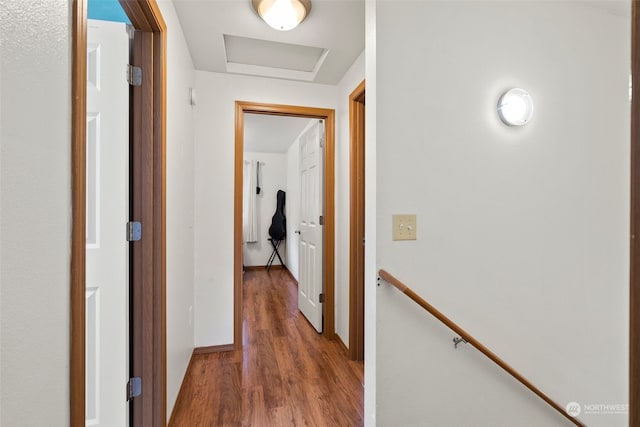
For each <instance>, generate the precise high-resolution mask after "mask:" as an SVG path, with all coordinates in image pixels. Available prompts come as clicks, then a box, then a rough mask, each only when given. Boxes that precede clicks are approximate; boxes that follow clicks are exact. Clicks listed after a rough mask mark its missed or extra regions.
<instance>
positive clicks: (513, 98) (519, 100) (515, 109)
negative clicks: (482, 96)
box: [498, 88, 533, 126]
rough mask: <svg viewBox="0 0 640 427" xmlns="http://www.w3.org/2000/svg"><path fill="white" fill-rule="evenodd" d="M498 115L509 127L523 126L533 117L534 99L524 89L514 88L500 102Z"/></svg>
mask: <svg viewBox="0 0 640 427" xmlns="http://www.w3.org/2000/svg"><path fill="white" fill-rule="evenodd" d="M498 115H499V116H500V119H501V120H502V121H503V122H504V123H505V124H507V125H509V126H522V125H526V124H527V123H529V120H531V116H533V99H531V95H529V92H527V91H526V90H524V89H520V88H513V89H510V90H508V91H506V92H505V93H504V94H503V95H502V96H501V97H500V99H499V100H498Z"/></svg>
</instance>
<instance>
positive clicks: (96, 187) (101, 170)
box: [86, 20, 129, 427]
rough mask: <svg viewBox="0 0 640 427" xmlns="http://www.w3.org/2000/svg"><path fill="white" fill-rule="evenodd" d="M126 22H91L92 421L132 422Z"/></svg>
mask: <svg viewBox="0 0 640 427" xmlns="http://www.w3.org/2000/svg"><path fill="white" fill-rule="evenodd" d="M128 56H129V38H128V35H127V30H126V26H125V24H122V23H114V22H105V21H94V20H89V22H88V30H87V147H86V148H87V165H86V166H87V177H86V179H87V201H86V208H87V230H86V233H87V240H86V256H87V257H86V260H87V261H86V263H87V264H86V298H87V299H86V340H87V341H86V425H88V426H89V425H91V426H100V427H121V426H126V425H128V417H129V416H128V404H127V401H126V395H125V385H126V381H127V379H128V376H129V375H128V374H129V362H128V361H129V342H128V340H129V321H128V318H129V300H128V295H129V274H128V268H129V260H128V256H129V254H128V244H127V242H126V233H125V230H126V229H125V227H126V222H127V218H128V215H129V212H128V211H129V202H128V199H129V87H128V84H127V81H126V64H127V62H128Z"/></svg>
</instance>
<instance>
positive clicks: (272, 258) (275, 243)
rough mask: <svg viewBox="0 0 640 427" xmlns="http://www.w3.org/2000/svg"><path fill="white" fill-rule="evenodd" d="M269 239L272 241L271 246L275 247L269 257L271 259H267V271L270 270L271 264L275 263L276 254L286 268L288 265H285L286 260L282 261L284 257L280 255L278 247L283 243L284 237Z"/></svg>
mask: <svg viewBox="0 0 640 427" xmlns="http://www.w3.org/2000/svg"><path fill="white" fill-rule="evenodd" d="M268 240H269V242H271V246H272V247H273V251H272V252H271V256H270V257H269V261H267V271H269V270H270V269H271V266H272V265H273V261H275V259H276V256H277V257H278V259H279V260H280V264H282V268H284V269H285V270H286V269H287V266H286V265H284V261H282V258H281V257H280V252H278V248H279V247H280V243H282V241H283V240H284V239H271V238H270V239H268Z"/></svg>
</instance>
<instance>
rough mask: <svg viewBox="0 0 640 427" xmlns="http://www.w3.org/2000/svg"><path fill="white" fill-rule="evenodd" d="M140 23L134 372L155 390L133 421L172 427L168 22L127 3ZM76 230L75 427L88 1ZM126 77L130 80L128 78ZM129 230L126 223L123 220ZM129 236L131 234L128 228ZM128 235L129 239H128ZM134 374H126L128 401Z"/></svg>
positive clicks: (78, 20) (77, 96)
mask: <svg viewBox="0 0 640 427" xmlns="http://www.w3.org/2000/svg"><path fill="white" fill-rule="evenodd" d="M119 1H120V4H121V5H122V8H123V9H124V11H125V13H126V15H127V16H128V17H129V19H130V20H131V23H132V25H133V28H134V29H135V31H134V34H133V43H132V58H131V60H132V61H133V65H136V66H139V67H140V68H141V70H142V73H143V75H144V76H146V77H145V78H143V80H142V84H141V85H140V86H133V87H132V89H131V104H130V106H131V107H130V108H131V111H132V116H131V120H130V123H131V124H130V129H129V134H130V147H131V151H130V167H131V170H132V174H131V176H130V180H131V185H130V195H131V201H130V220H131V219H135V220H136V221H139V222H141V223H142V224H143V227H144V230H145V231H144V233H145V238H144V239H143V240H141V241H136V242H134V243H132V244H131V246H130V249H129V250H130V256H131V258H130V259H131V266H132V267H131V270H130V278H131V289H130V306H131V309H130V325H131V326H130V328H131V332H130V341H131V345H130V350H131V360H130V372H129V374H130V376H131V377H138V378H140V380H141V382H142V384H143V387H144V388H145V390H147V392H146V393H143V394H142V395H141V396H140V397H136V398H134V399H133V400H132V403H131V404H130V415H131V417H130V425H131V426H136V427H137V426H142V425H165V424H166V392H165V377H166V375H165V369H166V367H165V360H166V355H165V352H166V350H165V335H166V334H165V323H166V322H165V318H166V316H165V309H164V307H165V291H164V289H165V270H164V266H165V257H166V256H165V253H166V248H165V231H164V230H165V203H166V202H165V200H166V198H165V193H166V191H165V167H164V164H165V129H164V126H165V117H166V108H165V105H166V90H165V75H166V25H165V23H164V20H163V19H162V14H161V13H160V9H159V8H158V5H157V4H156V2H155V0H145V1H134V0H119ZM72 15H73V16H72V37H73V43H72V100H73V102H72V114H71V115H72V141H71V146H72V149H71V156H72V171H73V172H72V235H71V248H72V253H71V304H70V305H71V325H70V327H71V350H70V402H69V406H70V425H71V426H73V427H80V426H84V425H85V419H86V405H85V402H86V352H85V349H86V335H85V333H86V328H85V325H86V320H87V310H86V309H87V307H86V296H85V293H86V291H85V287H86V277H85V276H86V252H85V246H86V236H87V231H86V230H87V216H86V195H87V180H86V171H87V168H86V160H87V152H86V140H87V136H86V130H87V119H86V113H87V99H86V96H87V87H86V80H87V58H86V55H87V0H74V1H73V4H72ZM123 78H124V77H123ZM123 229H124V225H123ZM123 234H124V233H123ZM123 238H124V237H123ZM126 385H127V378H123V379H122V388H121V390H122V394H121V396H122V398H123V399H124V398H125V394H124V390H125V388H126Z"/></svg>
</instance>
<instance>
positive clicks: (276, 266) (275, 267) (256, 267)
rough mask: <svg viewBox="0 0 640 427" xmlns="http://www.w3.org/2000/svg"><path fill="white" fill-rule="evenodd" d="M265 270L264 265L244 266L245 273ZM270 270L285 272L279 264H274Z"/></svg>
mask: <svg viewBox="0 0 640 427" xmlns="http://www.w3.org/2000/svg"><path fill="white" fill-rule="evenodd" d="M266 269H267V266H266V265H245V266H244V270H245V271H257V270H266ZM270 270H285V268H284V267H283V266H282V265H280V264H274V265H272V266H271V268H270ZM287 271H289V270H287Z"/></svg>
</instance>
